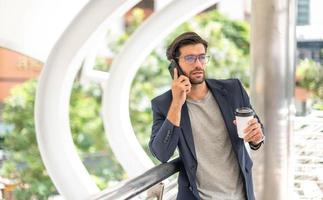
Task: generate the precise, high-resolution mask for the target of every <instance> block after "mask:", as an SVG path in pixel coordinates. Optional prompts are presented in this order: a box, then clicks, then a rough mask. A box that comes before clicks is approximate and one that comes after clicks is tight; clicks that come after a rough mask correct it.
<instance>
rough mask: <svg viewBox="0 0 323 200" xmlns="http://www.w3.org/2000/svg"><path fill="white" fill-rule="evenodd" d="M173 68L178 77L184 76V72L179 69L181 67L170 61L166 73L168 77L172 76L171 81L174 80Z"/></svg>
mask: <svg viewBox="0 0 323 200" xmlns="http://www.w3.org/2000/svg"><path fill="white" fill-rule="evenodd" d="M175 68H176V69H177V72H178V77H179V76H180V75H184V72H183V70H182V69H181V67H180V66H179V65H178V64H177V63H176V61H175V60H174V59H172V60H171V62H170V64H169V66H168V71H169V73H170V75H171V76H172V79H174V69H175Z"/></svg>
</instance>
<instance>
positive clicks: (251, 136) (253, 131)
mask: <svg viewBox="0 0 323 200" xmlns="http://www.w3.org/2000/svg"><path fill="white" fill-rule="evenodd" d="M243 132H244V137H243V139H244V141H245V142H251V143H252V144H253V145H257V144H259V143H260V142H261V141H263V139H264V134H263V132H262V129H261V124H260V123H259V122H258V119H257V118H253V119H252V120H250V121H249V122H248V126H247V128H245V129H244V131H243Z"/></svg>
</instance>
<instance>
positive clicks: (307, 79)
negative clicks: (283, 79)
mask: <svg viewBox="0 0 323 200" xmlns="http://www.w3.org/2000/svg"><path fill="white" fill-rule="evenodd" d="M296 85H297V86H300V87H303V88H305V89H308V90H310V91H312V92H313V94H314V95H315V96H316V97H318V98H320V99H323V66H321V65H320V64H319V63H316V62H315V61H313V60H308V59H305V60H302V61H301V62H300V63H299V65H298V66H297V68H296Z"/></svg>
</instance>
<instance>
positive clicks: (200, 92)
mask: <svg viewBox="0 0 323 200" xmlns="http://www.w3.org/2000/svg"><path fill="white" fill-rule="evenodd" d="M208 91H209V89H208V87H207V85H206V82H205V81H204V82H203V83H201V84H192V88H191V91H190V93H188V94H187V97H188V98H190V99H193V100H201V99H203V98H204V97H205V95H206V94H207V92H208Z"/></svg>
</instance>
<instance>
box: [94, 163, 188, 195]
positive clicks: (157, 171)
mask: <svg viewBox="0 0 323 200" xmlns="http://www.w3.org/2000/svg"><path fill="white" fill-rule="evenodd" d="M181 164H182V162H181V160H180V159H179V158H176V159H174V160H172V161H170V162H168V163H163V164H160V165H158V166H156V167H153V168H151V169H150V170H148V171H146V172H144V173H143V174H141V175H140V176H138V177H135V178H133V179H130V180H128V181H126V182H125V183H121V184H119V185H118V186H117V187H116V188H114V189H105V190H102V191H101V192H99V193H97V194H95V195H93V196H92V197H91V198H89V200H116V199H118V200H119V199H130V198H132V197H134V196H136V195H138V194H140V193H141V192H143V191H145V190H147V189H149V188H150V187H152V186H154V185H156V184H157V183H159V182H161V181H163V180H165V179H166V178H168V177H170V176H171V175H173V174H175V173H176V172H178V171H179V169H180V165H181Z"/></svg>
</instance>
